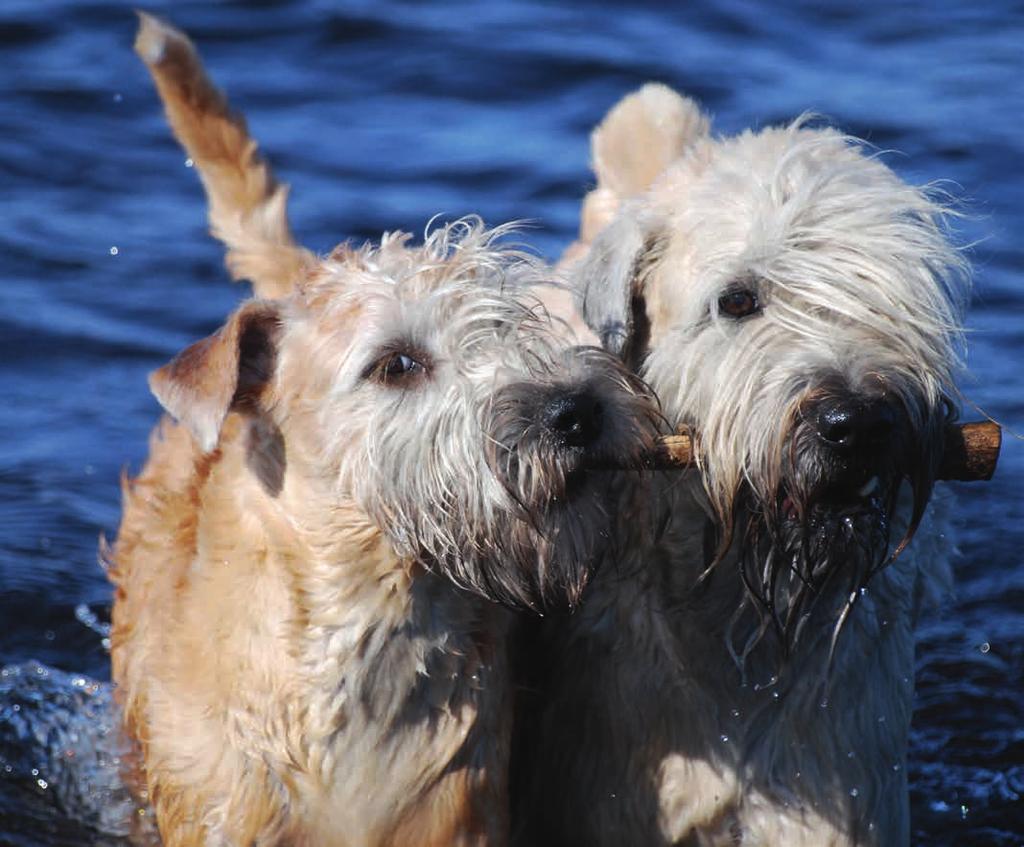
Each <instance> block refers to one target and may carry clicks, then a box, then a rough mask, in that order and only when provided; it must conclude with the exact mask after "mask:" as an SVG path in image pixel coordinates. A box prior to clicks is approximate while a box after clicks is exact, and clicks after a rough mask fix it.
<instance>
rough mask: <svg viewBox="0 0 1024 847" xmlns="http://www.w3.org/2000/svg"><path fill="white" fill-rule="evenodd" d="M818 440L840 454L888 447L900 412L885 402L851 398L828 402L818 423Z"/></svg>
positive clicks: (822, 408) (819, 416)
mask: <svg viewBox="0 0 1024 847" xmlns="http://www.w3.org/2000/svg"><path fill="white" fill-rule="evenodd" d="M815 424H816V428H817V431H818V438H819V439H821V441H822V443H823V444H825V445H826V446H827V447H829V448H830V449H832V450H834V451H835V452H837V453H853V452H855V451H859V450H872V449H877V448H884V447H886V446H888V444H889V441H890V439H891V438H892V434H893V429H894V428H895V426H896V413H895V411H894V410H893V408H892V406H891V405H890V404H889V403H887V402H886V401H885V400H884V399H869V400H865V399H863V398H849V399H843V400H833V401H831V402H827V403H825V404H824V405H823V406H822V407H821V408H820V409H819V410H818V416H817V420H816V421H815Z"/></svg>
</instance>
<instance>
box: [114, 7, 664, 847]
mask: <svg viewBox="0 0 1024 847" xmlns="http://www.w3.org/2000/svg"><path fill="white" fill-rule="evenodd" d="M139 49H140V52H141V53H142V54H143V56H144V58H145V59H146V60H147V62H148V63H149V64H150V67H151V70H152V71H153V73H154V77H155V78H156V80H157V85H158V89H159V91H160V93H161V96H162V97H163V98H164V102H165V105H166V106H167V109H168V113H169V116H170V119H171V123H172V126H173V127H174V130H175V133H176V134H177V135H178V137H179V138H180V139H181V140H182V142H183V144H184V145H185V146H186V148H187V149H188V150H189V152H190V154H191V155H193V156H194V158H195V160H196V164H197V167H198V169H199V172H200V175H201V177H202V178H203V181H204V184H205V186H206V189H207V192H208V195H209V198H210V205H211V219H212V221H213V225H214V232H215V234H217V235H218V236H219V237H220V238H222V239H223V240H224V241H225V242H226V244H227V247H228V263H229V265H230V266H231V267H232V269H233V270H234V271H235V272H236V273H237V274H239V275H242V276H248V277H249V278H251V279H252V280H253V282H254V284H255V285H256V287H257V291H258V292H260V293H262V294H263V295H265V297H269V296H272V297H273V299H255V300H250V301H247V302H246V303H244V304H243V305H242V306H240V307H239V308H238V309H237V310H236V311H235V312H234V313H233V314H232V315H231V316H229V318H228V319H227V321H226V323H225V325H224V326H223V327H222V328H221V329H220V330H219V331H218V332H217V333H215V334H214V335H212V336H210V337H209V338H206V339H203V340H201V341H198V342H196V343H195V344H193V345H192V346H190V347H188V348H187V349H186V350H184V351H183V352H182V353H180V354H179V355H178V356H177V357H176V358H175V359H174V360H173V361H172V362H170V363H169V364H167V365H165V366H164V367H162V368H160V369H159V370H158V371H156V372H155V373H154V374H153V375H152V377H151V380H150V385H151V387H152V389H153V392H154V394H155V395H156V396H157V398H158V399H159V400H160V402H161V403H162V405H163V406H164V408H165V409H166V410H167V411H168V412H169V413H171V415H172V416H173V417H174V418H175V419H176V422H175V421H172V420H171V419H169V418H168V419H165V420H164V421H163V423H161V424H160V426H159V427H158V428H157V430H156V432H155V433H154V435H153V437H152V439H151V443H150V456H149V459H148V461H147V463H146V465H145V467H144V469H143V471H142V473H141V474H140V475H139V476H138V477H137V478H136V479H134V480H125V482H124V485H123V490H124V515H123V519H122V523H121V527H120V529H119V532H118V537H117V541H116V543H115V545H114V546H113V547H112V549H110V550H109V552H108V559H109V564H110V577H111V579H112V581H113V582H114V584H115V586H116V598H115V604H114V610H113V631H112V636H111V640H112V661H113V678H114V681H115V683H116V685H117V695H118V697H119V699H120V702H121V704H122V705H123V707H124V711H125V717H126V722H127V726H128V729H129V731H130V733H131V735H132V736H133V737H134V738H135V739H136V740H137V741H138V743H139V745H140V748H141V753H142V771H143V772H142V774H141V777H142V779H143V780H144V781H145V784H146V786H147V788H148V791H149V796H150V799H151V801H152V803H153V806H154V808H155V812H156V817H157V823H158V825H159V829H160V833H161V837H162V838H163V840H164V843H165V844H166V845H168V847H185V845H196V846H197V847H198V845H205V847H214V845H216V846H217V847H221V845H223V846H224V847H227V845H231V846H232V847H250V845H259V847H270V845H282V846H283V845H288V847H321V845H335V847H385V845H387V846H388V847H392V846H393V847H399V846H400V845H401V847H405V845H424V847H428V845H438V847H440V845H445V846H446V847H447V845H502V844H504V843H506V842H507V839H508V789H507V781H508V773H507V771H508V758H509V734H510V730H511V719H512V699H513V698H512V694H513V692H512V683H511V678H510V670H509V664H508V652H509V649H510V626H511V613H510V612H509V611H508V607H512V606H518V607H534V608H539V607H540V606H542V605H545V604H551V605H553V606H559V605H561V606H563V607H564V606H568V605H570V604H572V603H574V602H576V600H577V599H578V596H579V594H580V592H581V591H582V589H583V586H584V585H585V584H586V581H587V578H588V576H589V573H590V570H591V568H592V567H593V566H595V565H596V563H597V562H598V561H599V560H600V559H601V558H602V556H603V555H604V554H605V553H606V552H607V550H608V549H610V548H611V549H613V548H614V543H615V541H616V539H615V538H614V537H612V536H611V535H610V534H609V532H608V531H607V528H606V527H605V526H604V518H605V516H606V515H607V514H608V513H609V512H614V511H616V509H618V508H620V507H621V508H623V509H627V508H628V509H629V510H630V511H631V512H634V513H638V512H639V511H640V510H642V509H643V507H644V500H643V498H642V497H640V496H639V495H638V494H635V493H633V491H632V489H631V487H630V486H625V485H623V484H621V483H616V482H615V480H614V478H613V477H611V476H610V475H595V476H594V478H591V477H586V478H580V477H579V472H580V471H582V469H583V467H584V466H585V464H586V462H587V460H588V459H589V458H590V456H591V453H592V452H593V453H594V454H595V455H597V456H600V457H601V458H602V459H604V460H606V461H609V462H610V463H611V464H613V465H618V466H621V465H623V464H624V465H629V464H630V463H636V462H637V461H638V460H639V457H640V455H641V454H642V453H643V452H644V451H646V450H648V449H649V448H650V446H651V443H652V440H653V438H654V435H655V423H656V408H655V406H654V405H653V402H652V400H651V398H650V396H649V394H648V393H647V392H646V391H645V389H644V387H643V386H642V385H641V384H640V383H639V381H638V380H636V379H635V378H634V377H632V376H631V375H630V374H629V373H628V372H627V371H626V370H625V369H624V368H622V367H621V366H620V365H618V363H617V362H616V361H615V360H614V358H612V357H610V356H608V355H606V354H604V353H603V352H602V351H600V350H596V349H590V350H586V349H577V348H570V347H568V346H567V345H566V344H565V343H564V342H563V341H562V340H561V339H560V338H559V337H558V333H557V332H556V329H555V327H554V325H553V324H552V323H551V322H550V321H549V319H548V317H547V315H546V314H545V313H544V311H543V309H542V308H540V306H539V305H538V303H537V301H536V298H535V297H534V296H533V295H532V294H530V291H531V289H533V288H534V287H536V286H539V285H542V284H544V283H546V282H548V281H550V275H549V274H548V273H547V272H546V271H545V269H543V268H542V267H541V266H540V265H539V263H536V262H533V261H530V260H528V259H526V258H525V257H523V256H522V255H520V254H518V253H516V252H514V251H511V250H509V249H502V248H500V247H499V246H498V245H497V244H496V243H495V241H496V239H497V238H499V237H500V236H501V235H502V234H503V231H502V230H486V229H484V228H483V226H482V225H481V224H480V222H479V221H476V220H474V219H469V220H463V221H458V222H456V223H453V224H450V225H448V226H445V227H439V228H436V229H435V230H434V231H432V232H431V233H429V234H428V235H427V236H426V238H425V241H424V243H423V244H422V245H421V246H418V247H413V246H411V245H410V243H409V242H410V238H409V236H407V235H403V234H400V233H393V234H388V235H385V236H384V237H383V239H382V240H381V243H380V244H379V245H367V246H364V247H362V248H353V247H349V246H347V245H341V246H340V247H338V248H337V249H335V251H334V252H332V253H331V254H330V255H329V256H326V257H323V258H317V259H314V258H313V257H312V256H311V255H310V254H309V253H307V252H306V251H305V250H303V249H302V248H299V247H297V246H296V245H295V244H294V243H293V242H292V240H291V236H290V235H289V233H288V227H287V221H286V218H285V216H284V205H283V201H284V193H283V190H282V189H280V188H275V187H274V186H275V183H274V181H273V178H272V176H271V174H270V173H269V170H268V169H267V167H266V165H265V163H263V162H262V161H261V160H259V159H258V158H256V157H255V155H254V150H255V145H254V143H253V142H252V141H251V140H250V139H249V138H248V136H247V135H246V133H245V130H244V123H243V122H242V121H241V119H240V118H239V117H236V116H231V113H230V112H228V110H227V105H226V102H225V101H224V99H223V96H222V95H220V94H219V93H218V92H216V90H215V89H213V87H212V84H211V83H210V82H209V80H208V78H207V77H206V75H205V73H204V72H203V69H202V67H201V65H200V64H199V60H198V57H197V56H196V54H195V51H194V50H193V48H192V47H191V45H190V44H189V42H188V40H187V39H186V38H185V36H184V35H182V34H181V33H179V32H177V31H176V30H173V29H171V28H170V27H168V26H167V25H165V24H162V23H159V22H157V21H155V20H154V19H152V18H150V17H148V16H145V15H143V16H142V27H141V31H140V37H139ZM565 398H589V401H591V402H592V403H593V409H595V410H596V409H600V410H601V415H600V421H597V420H596V413H595V412H593V411H587V409H588V408H589V407H587V406H585V405H583V406H580V407H579V408H578V410H577V412H576V413H577V414H578V415H580V416H581V417H580V418H579V419H578V422H579V423H580V424H581V425H582V426H584V427H585V428H586V427H589V429H588V432H589V435H588V440H586V441H585V443H584V442H583V441H579V442H578V443H576V444H570V443H568V442H567V440H566V438H564V437H562V436H563V434H564V431H563V430H564V427H565V423H564V422H562V423H559V422H558V421H553V420H552V417H553V415H552V411H551V410H552V408H554V410H555V411H556V412H559V411H564V408H565V407H564V406H563V405H559V404H560V403H562V401H563V400H564V399H565ZM552 404H554V405H552ZM587 415H591V416H592V417H587ZM559 426H561V427H563V430H559V429H558V427H559ZM605 476H607V477H608V478H607V480H605V481H602V479H603V478H604V477H605ZM598 477H600V478H598ZM498 601H500V603H502V604H504V605H501V604H499V602H498Z"/></svg>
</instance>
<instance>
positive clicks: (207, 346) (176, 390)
mask: <svg viewBox="0 0 1024 847" xmlns="http://www.w3.org/2000/svg"><path fill="white" fill-rule="evenodd" d="M280 326H281V318H280V312H279V307H278V306H277V305H275V304H273V303H269V302H265V301H260V300H251V301H249V302H248V303H245V304H244V305H243V306H242V307H241V308H239V309H238V310H237V311H235V312H234V314H232V315H231V317H230V318H229V319H228V322H227V323H226V324H225V325H224V326H222V327H221V328H220V329H219V330H217V332H215V333H214V334H213V335H211V336H209V337H207V338H204V339H203V340H202V341H197V342H196V343H195V344H193V345H191V346H190V347H186V348H185V349H184V350H182V352H181V353H179V354H178V355H177V356H175V357H174V359H172V360H171V361H170V362H168V363H167V364H166V365H164V366H163V367H162V368H160V369H159V370H156V371H154V372H153V373H152V374H150V377H149V387H150V389H151V390H152V392H153V394H155V395H156V399H157V400H159V401H160V405H161V406H163V407H164V409H166V410H167V411H168V412H170V414H172V415H173V416H174V417H175V418H177V419H178V420H179V421H181V422H182V423H183V424H185V426H187V427H188V428H189V430H190V431H191V432H192V435H193V436H194V437H195V439H196V441H197V442H198V444H199V447H200V448H201V449H202V450H203V452H209V451H210V450H212V449H213V448H214V447H216V446H217V440H218V438H219V437H220V429H221V426H223V424H224V419H225V418H226V417H227V415H228V412H230V411H231V410H233V409H244V408H254V407H255V406H256V405H257V404H258V402H259V395H260V392H261V391H262V389H263V388H264V387H265V386H266V385H267V383H268V382H269V381H270V379H271V377H272V376H273V373H274V369H275V367H276V361H277V337H278V334H279V331H280Z"/></svg>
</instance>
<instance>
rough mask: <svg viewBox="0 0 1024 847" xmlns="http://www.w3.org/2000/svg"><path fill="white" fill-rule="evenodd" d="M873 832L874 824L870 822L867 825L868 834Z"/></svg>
mask: <svg viewBox="0 0 1024 847" xmlns="http://www.w3.org/2000/svg"><path fill="white" fill-rule="evenodd" d="M874 831H875V824H874V822H871V823H869V824H868V832H874Z"/></svg>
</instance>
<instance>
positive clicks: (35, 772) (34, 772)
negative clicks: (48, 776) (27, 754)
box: [32, 768, 39, 776]
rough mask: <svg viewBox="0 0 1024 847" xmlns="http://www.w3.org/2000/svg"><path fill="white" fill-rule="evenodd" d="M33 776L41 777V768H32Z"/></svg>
mask: <svg viewBox="0 0 1024 847" xmlns="http://www.w3.org/2000/svg"><path fill="white" fill-rule="evenodd" d="M32 776H39V768H32Z"/></svg>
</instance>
